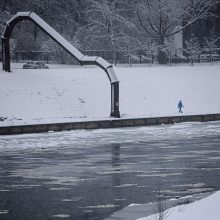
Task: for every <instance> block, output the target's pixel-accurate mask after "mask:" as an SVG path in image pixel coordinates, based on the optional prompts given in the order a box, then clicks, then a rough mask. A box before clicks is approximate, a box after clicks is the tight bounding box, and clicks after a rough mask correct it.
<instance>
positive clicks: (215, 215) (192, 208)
mask: <svg viewBox="0 0 220 220" xmlns="http://www.w3.org/2000/svg"><path fill="white" fill-rule="evenodd" d="M219 201H220V191H217V192H216V193H214V194H212V195H211V196H208V197H207V198H204V199H201V200H198V201H196V202H193V203H190V204H185V205H180V206H176V207H173V208H170V209H168V210H167V211H166V214H165V215H164V218H163V219H166V220H219V219H220V209H219ZM158 217H159V216H158V214H155V215H151V216H148V217H145V218H139V219H138V220H155V219H159V218H158Z"/></svg>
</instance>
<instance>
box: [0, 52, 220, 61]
mask: <svg viewBox="0 0 220 220" xmlns="http://www.w3.org/2000/svg"><path fill="white" fill-rule="evenodd" d="M82 53H83V54H85V55H88V56H101V57H102V58H104V59H105V60H107V61H108V62H110V63H113V64H153V63H157V62H158V57H157V56H155V55H153V54H151V53H149V52H148V51H145V50H136V51H133V52H132V53H128V52H124V51H116V52H114V51H112V50H83V51H82ZM183 54H184V52H183ZM12 59H13V61H14V62H26V61H30V60H33V61H34V60H41V61H44V62H46V63H66V64H78V63H77V62H76V61H74V60H73V59H72V57H68V55H67V54H65V56H64V55H63V54H56V53H55V52H49V51H15V52H14V55H13V56H12ZM0 60H1V55H0ZM217 61H220V50H219V51H218V53H215V54H210V53H202V54H197V55H194V56H193V57H190V56H189V55H187V54H185V56H178V55H176V54H175V55H173V56H172V55H170V56H168V59H167V62H168V64H178V63H194V62H198V63H204V62H217Z"/></svg>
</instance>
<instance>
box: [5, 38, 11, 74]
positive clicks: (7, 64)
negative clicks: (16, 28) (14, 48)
mask: <svg viewBox="0 0 220 220" xmlns="http://www.w3.org/2000/svg"><path fill="white" fill-rule="evenodd" d="M4 44H5V48H4V49H5V71H6V72H11V67H10V59H11V58H10V44H9V39H8V38H7V39H5V40H4Z"/></svg>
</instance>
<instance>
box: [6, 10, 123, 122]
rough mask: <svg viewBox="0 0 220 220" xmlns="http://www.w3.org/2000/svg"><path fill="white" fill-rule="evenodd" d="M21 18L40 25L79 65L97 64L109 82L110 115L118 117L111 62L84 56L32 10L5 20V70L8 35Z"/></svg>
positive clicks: (9, 69) (116, 84)
mask: <svg viewBox="0 0 220 220" xmlns="http://www.w3.org/2000/svg"><path fill="white" fill-rule="evenodd" d="M23 20H30V21H32V22H33V23H35V24H36V25H37V26H38V27H40V28H41V29H42V30H43V31H44V32H45V33H46V34H47V35H49V37H51V38H52V39H53V40H54V41H55V42H56V43H57V44H59V45H60V46H61V47H63V48H64V49H65V50H66V51H67V52H68V53H69V54H70V55H71V56H73V57H74V58H75V59H76V60H77V61H78V62H79V63H80V64H81V65H97V66H99V67H100V68H102V69H103V70H104V71H105V72H106V74H107V76H108V78H109V81H110V83H111V113H110V116H111V117H116V118H120V112H119V81H118V78H117V76H116V74H115V72H114V70H113V67H112V65H111V64H109V63H108V62H107V61H105V60H104V59H102V58H101V57H96V56H85V55H83V54H82V53H81V52H80V51H78V50H77V49H76V48H75V47H74V46H73V45H71V44H70V43H69V42H68V41H67V40H66V39H65V38H63V37H62V36H61V35H60V34H59V33H58V32H56V31H55V30H54V29H53V28H52V27H51V26H50V25H48V24H47V23H46V22H45V21H44V20H43V19H42V18H40V17H39V16H38V15H37V14H35V13H34V12H18V13H17V14H16V15H15V16H13V17H12V18H11V19H10V20H8V21H7V23H6V26H5V30H4V32H3V35H2V67H3V70H5V71H6V72H10V71H11V67H10V41H9V40H10V36H11V33H12V31H13V29H14V27H15V25H16V24H17V23H19V22H20V21H23Z"/></svg>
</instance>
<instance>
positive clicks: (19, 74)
mask: <svg viewBox="0 0 220 220" xmlns="http://www.w3.org/2000/svg"><path fill="white" fill-rule="evenodd" d="M20 67H21V65H20ZM12 71H13V72H12V73H6V72H3V71H0V119H1V120H0V126H4V125H14V124H33V123H52V122H64V121H78V120H97V119H107V118H109V115H110V83H109V80H108V78H107V76H106V74H105V72H104V71H103V70H102V69H100V68H98V67H97V68H96V67H87V68H83V67H74V66H72V67H71V66H67V67H64V66H50V69H45V70H23V69H21V68H20V69H19V68H14V69H12ZM115 71H116V74H117V76H118V78H119V80H120V113H121V116H122V117H123V118H129V117H151V116H167V115H177V114H179V113H178V110H177V103H178V101H179V100H180V99H181V100H182V102H183V105H184V109H183V112H184V114H206V113H220V99H219V94H220V65H202V66H194V67H189V66H176V67H174V66H172V67H168V66H155V67H151V68H149V67H132V68H126V67H118V68H115ZM3 118H4V120H3ZM2 120H3V121H2Z"/></svg>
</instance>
